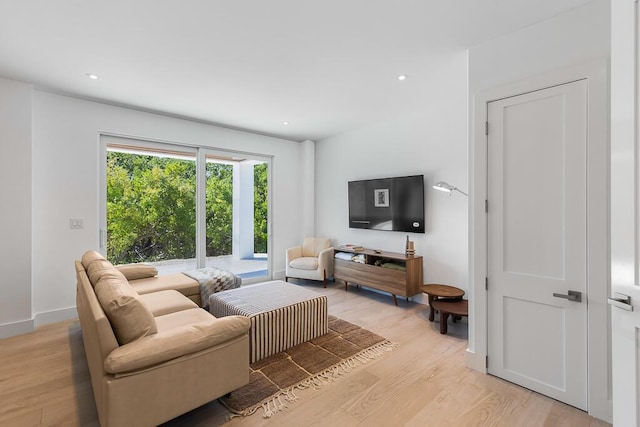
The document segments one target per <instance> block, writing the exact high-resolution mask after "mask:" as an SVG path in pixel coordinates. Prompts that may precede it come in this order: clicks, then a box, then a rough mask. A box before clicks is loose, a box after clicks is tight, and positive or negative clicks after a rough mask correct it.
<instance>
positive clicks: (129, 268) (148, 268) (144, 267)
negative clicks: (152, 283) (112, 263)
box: [116, 263, 158, 280]
mask: <svg viewBox="0 0 640 427" xmlns="http://www.w3.org/2000/svg"><path fill="white" fill-rule="evenodd" d="M116 268H117V269H118V270H119V271H120V272H121V273H122V274H124V277H126V278H127V280H136V279H145V278H147V277H154V276H157V275H158V269H157V268H155V267H154V266H152V265H149V264H143V263H138V264H122V265H116Z"/></svg>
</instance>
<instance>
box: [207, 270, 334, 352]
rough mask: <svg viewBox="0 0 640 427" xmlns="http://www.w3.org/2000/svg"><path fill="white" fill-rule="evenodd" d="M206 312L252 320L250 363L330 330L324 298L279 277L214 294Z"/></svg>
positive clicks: (218, 315)
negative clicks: (270, 280) (244, 317)
mask: <svg viewBox="0 0 640 427" xmlns="http://www.w3.org/2000/svg"><path fill="white" fill-rule="evenodd" d="M209 311H210V312H211V314H213V315H214V316H216V317H224V316H233V315H240V316H247V317H249V318H250V319H251V329H250V330H249V356H250V362H251V363H253V362H256V361H258V360H260V359H263V358H265V357H267V356H271V355H272V354H276V353H279V352H281V351H283V350H286V349H288V348H290V347H293V346H295V345H298V344H300V343H303V342H305V341H309V340H310V339H313V338H316V337H318V336H320V335H324V334H326V333H327V332H329V324H328V321H327V297H326V296H325V295H321V294H318V293H316V292H313V291H310V290H307V289H304V288H301V287H300V286H297V285H292V284H290V283H286V282H283V281H282V280H274V281H272V282H265V283H260V284H258V285H250V286H245V287H242V288H238V289H231V290H228V291H222V292H218V293H215V294H213V295H211V296H210V297H209Z"/></svg>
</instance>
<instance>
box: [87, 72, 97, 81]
mask: <svg viewBox="0 0 640 427" xmlns="http://www.w3.org/2000/svg"><path fill="white" fill-rule="evenodd" d="M85 75H86V76H87V77H88V78H90V79H91V80H98V75H97V74H92V73H87V74H85Z"/></svg>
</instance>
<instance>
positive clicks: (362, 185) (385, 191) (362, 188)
mask: <svg viewBox="0 0 640 427" xmlns="http://www.w3.org/2000/svg"><path fill="white" fill-rule="evenodd" d="M349 227H350V228H367V229H373V230H387V231H403V232H412V233H424V176H423V175H413V176H403V177H396V178H379V179H367V180H362V181H349Z"/></svg>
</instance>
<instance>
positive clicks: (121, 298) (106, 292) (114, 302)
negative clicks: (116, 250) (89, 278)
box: [94, 276, 157, 345]
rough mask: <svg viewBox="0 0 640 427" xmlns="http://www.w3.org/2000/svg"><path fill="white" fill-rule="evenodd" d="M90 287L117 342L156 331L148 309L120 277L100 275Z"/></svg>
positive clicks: (129, 340) (132, 339)
mask: <svg viewBox="0 0 640 427" xmlns="http://www.w3.org/2000/svg"><path fill="white" fill-rule="evenodd" d="M94 290H95V292H96V296H97V297H98V301H100V305H101V306H102V309H103V310H104V312H105V314H106V315H107V318H108V319H109V323H111V327H112V328H113V333H114V334H115V335H116V339H117V340H118V343H120V345H123V344H127V343H129V342H131V341H134V340H136V339H138V338H141V337H144V336H146V335H151V334H155V333H156V332H157V327H156V322H155V319H154V318H153V314H152V313H151V310H149V308H148V307H147V306H146V304H145V303H144V302H143V301H142V300H141V299H140V296H139V295H138V293H137V292H136V291H134V290H133V288H132V287H131V286H129V283H127V281H126V279H124V276H123V278H114V277H110V276H107V277H103V278H101V279H100V280H98V282H97V283H96V284H95V287H94Z"/></svg>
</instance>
